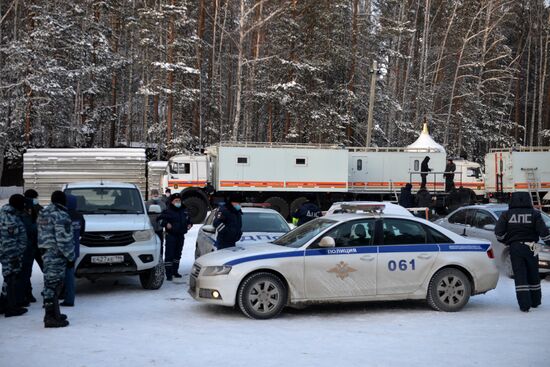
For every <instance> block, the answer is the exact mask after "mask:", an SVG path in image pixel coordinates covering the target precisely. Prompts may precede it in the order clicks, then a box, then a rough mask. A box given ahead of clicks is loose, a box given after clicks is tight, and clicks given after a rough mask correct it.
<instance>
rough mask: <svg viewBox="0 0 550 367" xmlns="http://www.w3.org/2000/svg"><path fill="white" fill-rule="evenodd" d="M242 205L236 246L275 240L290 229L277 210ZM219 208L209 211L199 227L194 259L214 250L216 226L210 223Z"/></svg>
mask: <svg viewBox="0 0 550 367" xmlns="http://www.w3.org/2000/svg"><path fill="white" fill-rule="evenodd" d="M241 206H242V212H243V217H242V224H243V227H242V231H243V235H242V237H241V239H240V240H239V242H237V244H236V246H240V247H246V246H248V245H250V244H256V243H263V242H269V241H273V240H276V239H277V238H279V237H281V236H282V235H283V234H285V233H287V232H288V231H290V230H291V228H292V227H291V225H290V224H288V223H287V222H286V221H285V219H284V218H283V217H282V216H281V214H279V213H278V212H277V211H275V210H273V209H269V208H262V207H247V206H246V204H241ZM218 211H219V208H216V209H214V210H212V212H210V215H209V216H208V218H207V219H206V222H205V224H204V225H203V226H202V227H201V228H200V229H199V233H198V235H197V242H196V245H195V259H196V258H198V257H200V256H202V255H204V254H208V253H210V252H212V251H216V248H215V246H214V243H215V242H216V228H214V226H213V225H212V223H213V221H214V218H215V217H216V215H217V214H218Z"/></svg>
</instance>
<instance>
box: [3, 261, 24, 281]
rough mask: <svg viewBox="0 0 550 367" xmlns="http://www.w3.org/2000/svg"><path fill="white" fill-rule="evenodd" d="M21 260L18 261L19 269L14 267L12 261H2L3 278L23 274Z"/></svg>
mask: <svg viewBox="0 0 550 367" xmlns="http://www.w3.org/2000/svg"><path fill="white" fill-rule="evenodd" d="M21 260H22V259H21V258H19V259H18V261H17V263H18V264H19V265H18V266H17V267H14V266H13V264H12V262H11V259H3V260H2V276H3V277H4V278H6V277H8V276H10V275H12V274H17V273H20V272H21Z"/></svg>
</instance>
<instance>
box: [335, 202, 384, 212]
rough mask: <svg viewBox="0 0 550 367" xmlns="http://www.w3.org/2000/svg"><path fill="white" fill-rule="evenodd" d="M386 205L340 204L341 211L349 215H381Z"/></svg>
mask: <svg viewBox="0 0 550 367" xmlns="http://www.w3.org/2000/svg"><path fill="white" fill-rule="evenodd" d="M385 207H386V205H384V204H357V205H353V204H342V207H341V209H342V210H345V211H347V212H350V213H356V212H358V211H362V212H365V213H382V212H383V211H384V208H385Z"/></svg>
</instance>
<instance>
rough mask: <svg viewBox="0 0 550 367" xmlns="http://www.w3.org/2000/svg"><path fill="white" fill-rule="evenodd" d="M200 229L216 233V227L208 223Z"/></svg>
mask: <svg viewBox="0 0 550 367" xmlns="http://www.w3.org/2000/svg"><path fill="white" fill-rule="evenodd" d="M201 229H202V230H203V231H205V232H206V233H216V228H215V227H214V226H213V225H210V224H205V225H204V226H202V228H201Z"/></svg>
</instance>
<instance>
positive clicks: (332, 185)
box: [286, 181, 347, 189]
mask: <svg viewBox="0 0 550 367" xmlns="http://www.w3.org/2000/svg"><path fill="white" fill-rule="evenodd" d="M286 187H288V188H300V187H313V188H333V189H335V188H342V189H345V188H346V187H347V185H346V182H300V181H297V182H287V183H286Z"/></svg>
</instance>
